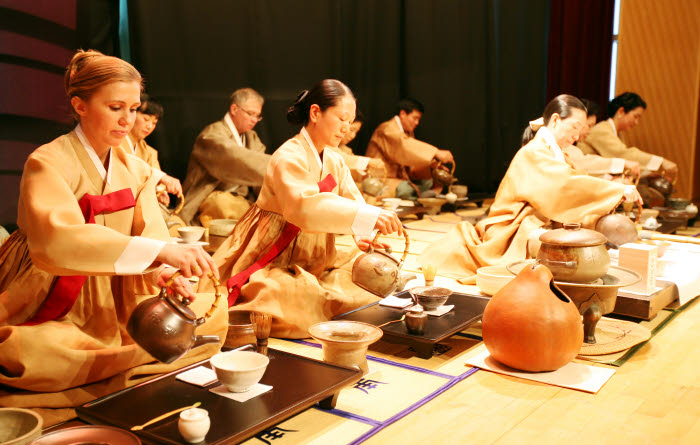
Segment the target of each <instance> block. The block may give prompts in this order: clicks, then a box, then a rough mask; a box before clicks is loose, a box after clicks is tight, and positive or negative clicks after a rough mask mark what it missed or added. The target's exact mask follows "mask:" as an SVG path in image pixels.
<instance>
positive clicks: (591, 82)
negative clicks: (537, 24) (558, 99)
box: [547, 0, 615, 119]
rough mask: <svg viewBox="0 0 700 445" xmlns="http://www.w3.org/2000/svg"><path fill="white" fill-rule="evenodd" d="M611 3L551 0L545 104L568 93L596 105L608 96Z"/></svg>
mask: <svg viewBox="0 0 700 445" xmlns="http://www.w3.org/2000/svg"><path fill="white" fill-rule="evenodd" d="M614 8H615V0H551V15H550V20H549V33H550V37H549V62H548V66H547V100H551V99H552V98H553V97H555V96H556V95H558V94H561V93H568V94H573V95H575V96H578V97H583V98H586V99H592V100H594V101H596V102H597V103H598V104H599V105H600V108H601V116H598V118H599V119H601V118H603V117H604V114H605V106H606V105H607V103H608V99H609V97H610V96H609V94H610V57H611V55H612V33H613V16H614V12H615V9H614Z"/></svg>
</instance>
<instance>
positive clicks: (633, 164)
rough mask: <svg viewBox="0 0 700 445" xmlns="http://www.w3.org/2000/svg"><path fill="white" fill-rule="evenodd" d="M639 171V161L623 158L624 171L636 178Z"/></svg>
mask: <svg viewBox="0 0 700 445" xmlns="http://www.w3.org/2000/svg"><path fill="white" fill-rule="evenodd" d="M641 171H642V170H641V169H640V167H639V162H637V161H630V160H627V159H625V172H628V174H629V175H632V176H634V177H635V178H638V177H639V174H640V173H641Z"/></svg>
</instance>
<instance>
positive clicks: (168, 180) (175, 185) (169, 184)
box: [160, 175, 182, 196]
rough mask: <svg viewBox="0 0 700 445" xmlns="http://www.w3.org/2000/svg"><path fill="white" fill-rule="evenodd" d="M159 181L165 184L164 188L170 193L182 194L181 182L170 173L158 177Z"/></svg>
mask: <svg viewBox="0 0 700 445" xmlns="http://www.w3.org/2000/svg"><path fill="white" fill-rule="evenodd" d="M160 182H161V183H162V184H163V185H164V186H165V190H167V191H168V193H170V194H171V195H175V196H177V195H181V194H182V184H180V180H179V179H177V178H173V177H172V176H170V175H165V176H163V177H162V178H160Z"/></svg>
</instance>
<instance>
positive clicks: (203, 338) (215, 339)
mask: <svg viewBox="0 0 700 445" xmlns="http://www.w3.org/2000/svg"><path fill="white" fill-rule="evenodd" d="M219 342H221V339H220V338H219V336H218V335H197V336H196V337H195V338H194V344H193V345H192V348H196V347H198V346H203V345H206V344H209V343H219Z"/></svg>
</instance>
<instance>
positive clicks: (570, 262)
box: [537, 223, 610, 283]
mask: <svg viewBox="0 0 700 445" xmlns="http://www.w3.org/2000/svg"><path fill="white" fill-rule="evenodd" d="M606 241H607V239H606V238H605V236H604V235H602V234H601V233H598V232H596V231H595V230H588V229H582V228H581V224H578V223H575V224H564V228H563V229H556V230H550V231H548V232H545V233H543V234H542V235H541V236H540V242H541V243H542V245H541V246H540V250H539V252H538V253H537V259H538V260H539V262H540V263H542V264H543V265H545V266H547V267H548V268H549V270H551V271H552V275H554V279H555V280H557V281H571V282H575V283H590V282H592V281H595V280H597V279H598V278H600V277H602V276H603V275H605V274H606V273H607V272H608V269H609V268H610V256H609V255H608V250H607V249H606V248H605V242H606Z"/></svg>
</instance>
